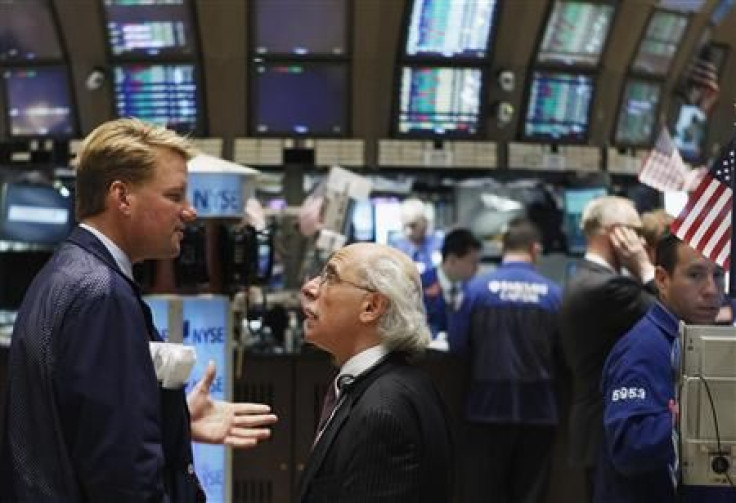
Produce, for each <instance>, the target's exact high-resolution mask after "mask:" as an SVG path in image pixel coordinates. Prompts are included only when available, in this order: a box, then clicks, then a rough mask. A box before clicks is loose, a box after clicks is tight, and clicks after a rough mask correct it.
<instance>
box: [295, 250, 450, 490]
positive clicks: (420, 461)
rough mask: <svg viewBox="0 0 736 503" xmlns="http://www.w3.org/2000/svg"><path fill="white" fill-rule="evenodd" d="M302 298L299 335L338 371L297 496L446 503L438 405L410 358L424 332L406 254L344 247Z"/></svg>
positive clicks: (444, 441) (445, 452)
mask: <svg viewBox="0 0 736 503" xmlns="http://www.w3.org/2000/svg"><path fill="white" fill-rule="evenodd" d="M302 306H303V310H304V314H305V315H306V320H305V322H304V332H305V337H306V340H307V341H309V342H311V343H313V344H315V345H316V346H318V347H320V348H322V349H324V350H325V351H327V352H329V353H330V354H332V356H333V358H334V361H335V363H336V365H338V366H339V367H340V371H339V372H338V374H337V376H336V378H335V379H334V381H333V382H332V383H331V385H330V387H329V389H328V393H327V396H326V397H325V403H324V407H323V411H322V417H321V418H320V422H319V426H318V429H317V433H316V438H315V443H314V447H313V450H312V454H311V456H310V458H309V461H308V462H307V465H306V467H305V469H304V473H303V476H302V481H301V485H300V491H299V497H298V499H297V501H299V502H326V501H340V502H347V501H378V500H380V501H383V502H396V503H404V502H406V501H421V502H425V503H426V502H437V503H440V502H442V503H446V502H448V501H452V484H451V482H452V477H453V475H452V474H453V461H452V447H451V440H450V428H449V423H448V419H447V415H446V410H445V406H444V404H443V402H442V399H441V398H440V396H439V394H438V393H437V390H436V389H435V387H434V385H433V384H432V381H431V380H430V379H429V377H428V376H427V375H426V374H424V373H423V372H422V371H421V370H419V369H417V368H415V367H413V366H411V365H410V363H409V362H408V358H409V357H410V356H412V355H415V354H417V353H419V352H421V351H423V350H424V348H425V347H426V346H427V345H428V343H429V340H430V335H429V329H428V328H427V323H426V320H425V315H424V306H423V301H422V289H421V283H420V280H419V274H418V273H417V270H416V267H414V265H413V264H412V262H411V260H410V259H409V258H408V257H407V256H405V255H404V254H402V253H401V252H399V251H398V250H396V249H393V248H390V247H388V246H383V245H378V244H374V243H358V244H354V245H351V246H348V247H345V248H342V249H340V250H339V251H337V252H336V253H335V254H334V255H333V256H332V257H331V258H330V259H329V260H328V261H327V263H326V265H325V266H324V268H323V270H322V272H321V274H320V275H319V276H317V277H315V278H313V279H311V280H310V281H308V282H307V283H306V284H305V285H304V286H303V287H302Z"/></svg>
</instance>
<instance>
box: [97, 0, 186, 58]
mask: <svg viewBox="0 0 736 503" xmlns="http://www.w3.org/2000/svg"><path fill="white" fill-rule="evenodd" d="M103 7H104V8H103V12H104V15H105V21H106V28H107V42H108V46H109V48H110V54H111V55H112V56H113V58H135V59H140V58H148V57H153V58H171V57H177V56H179V57H193V56H195V54H196V47H197V44H196V30H195V27H194V24H193V22H192V12H191V9H192V7H191V5H189V2H188V0H104V1H103Z"/></svg>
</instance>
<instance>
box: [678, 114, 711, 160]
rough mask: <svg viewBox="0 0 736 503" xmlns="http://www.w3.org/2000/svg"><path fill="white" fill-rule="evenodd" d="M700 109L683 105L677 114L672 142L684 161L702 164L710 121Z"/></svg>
mask: <svg viewBox="0 0 736 503" xmlns="http://www.w3.org/2000/svg"><path fill="white" fill-rule="evenodd" d="M707 119H708V118H707V117H706V115H705V112H703V111H702V110H701V109H700V107H698V106H697V105H688V104H683V105H681V106H680V110H679V112H678V114H677V118H676V122H675V127H674V133H673V135H672V140H673V141H674V142H675V146H677V149H678V150H679V151H680V156H682V158H683V160H685V161H687V162H691V163H697V162H701V161H702V160H703V158H704V157H705V156H704V149H705V140H706V134H707V132H708V121H707Z"/></svg>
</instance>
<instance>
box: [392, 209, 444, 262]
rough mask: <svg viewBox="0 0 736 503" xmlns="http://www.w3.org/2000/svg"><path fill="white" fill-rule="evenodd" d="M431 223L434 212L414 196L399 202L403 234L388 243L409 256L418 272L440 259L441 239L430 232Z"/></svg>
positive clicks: (432, 222)
mask: <svg viewBox="0 0 736 503" xmlns="http://www.w3.org/2000/svg"><path fill="white" fill-rule="evenodd" d="M433 224H434V213H433V210H432V208H431V207H430V206H428V205H425V204H424V203H423V202H422V201H420V200H419V199H415V198H410V199H406V200H405V201H404V202H403V203H401V226H402V229H403V236H402V237H400V238H399V239H397V240H396V241H395V242H393V243H390V244H391V245H392V246H394V247H395V248H398V249H399V250H401V251H402V252H404V253H406V254H407V255H408V256H409V257H411V259H412V260H413V261H414V263H415V264H416V265H417V269H418V270H419V274H422V273H423V272H424V271H426V270H427V269H430V268H432V267H436V266H437V265H439V263H440V261H441V257H442V256H441V254H440V250H441V248H442V240H441V239H440V238H439V237H438V236H437V235H435V234H434V232H432V226H433Z"/></svg>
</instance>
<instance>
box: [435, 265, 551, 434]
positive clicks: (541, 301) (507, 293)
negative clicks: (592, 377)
mask: <svg viewBox="0 0 736 503" xmlns="http://www.w3.org/2000/svg"><path fill="white" fill-rule="evenodd" d="M560 303H561V292H560V288H559V286H557V285H556V284H555V283H554V282H552V281H550V280H549V279H547V278H545V277H544V276H542V275H541V274H539V273H538V272H536V271H535V269H534V267H533V266H532V265H531V264H528V263H525V262H507V263H504V264H502V265H501V266H500V267H499V268H498V269H496V270H495V271H493V272H490V273H487V274H484V275H481V276H478V277H477V278H475V279H473V280H472V281H471V282H470V283H469V284H468V287H467V290H466V292H465V295H464V298H463V301H462V304H461V305H460V309H459V311H458V312H457V313H456V315H455V316H453V317H452V320H451V323H450V331H449V344H450V351H452V352H455V353H467V354H468V355H469V357H470V360H471V381H470V388H469V391H468V400H467V410H466V415H467V418H468V419H469V420H470V421H476V422H492V423H527V424H556V423H557V405H556V401H555V395H554V392H553V379H554V367H555V353H556V349H555V348H556V346H557V339H558V336H557V328H558V322H557V311H558V310H559V307H560Z"/></svg>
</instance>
